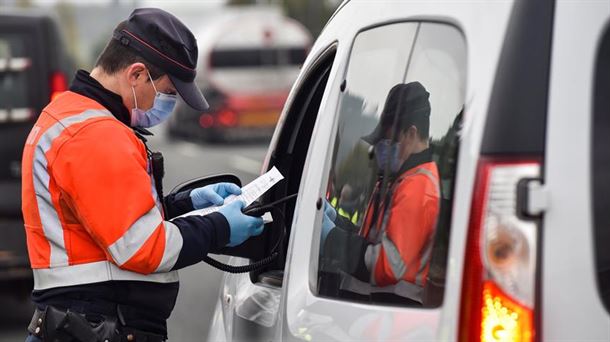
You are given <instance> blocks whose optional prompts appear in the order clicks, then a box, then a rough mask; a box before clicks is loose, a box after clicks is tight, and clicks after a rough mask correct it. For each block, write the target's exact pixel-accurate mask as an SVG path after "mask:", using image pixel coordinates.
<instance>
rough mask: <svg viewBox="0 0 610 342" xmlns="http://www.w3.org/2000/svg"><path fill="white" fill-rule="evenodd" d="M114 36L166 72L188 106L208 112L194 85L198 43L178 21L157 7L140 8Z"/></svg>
mask: <svg viewBox="0 0 610 342" xmlns="http://www.w3.org/2000/svg"><path fill="white" fill-rule="evenodd" d="M112 37H113V38H114V39H116V40H118V41H119V42H120V43H121V44H123V45H125V46H128V47H130V48H132V49H134V50H136V51H137V53H138V55H140V56H142V57H143V58H144V59H146V60H147V61H148V62H150V63H152V64H154V65H155V66H157V67H158V68H159V69H161V70H163V71H164V72H165V73H167V75H168V76H169V78H170V79H171V81H172V83H173V84H174V86H175V87H176V90H177V91H178V94H180V96H181V97H182V99H183V100H184V101H185V102H186V103H187V104H188V105H189V106H191V107H192V108H194V109H196V110H206V109H208V107H209V105H208V102H207V101H206V99H205V98H204V97H203V94H202V93H201V90H199V88H198V87H197V85H196V84H195V82H194V80H195V74H196V72H195V68H196V66H197V41H196V40H195V36H193V33H191V31H190V30H189V29H188V28H187V27H186V26H185V25H184V24H183V23H182V22H181V21H180V20H178V18H176V17H174V16H173V15H171V14H170V13H167V12H165V11H163V10H161V9H158V8H138V9H135V10H134V11H133V12H131V15H130V16H129V18H128V19H127V20H126V21H125V26H124V27H123V28H122V29H120V30H119V29H116V30H115V31H114V33H113V35H112Z"/></svg>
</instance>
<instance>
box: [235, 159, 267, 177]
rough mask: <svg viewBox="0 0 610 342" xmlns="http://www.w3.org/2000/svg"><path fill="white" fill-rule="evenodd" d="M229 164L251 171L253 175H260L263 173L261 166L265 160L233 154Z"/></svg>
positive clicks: (244, 170)
mask: <svg viewBox="0 0 610 342" xmlns="http://www.w3.org/2000/svg"><path fill="white" fill-rule="evenodd" d="M229 164H230V165H231V166H232V167H234V168H235V169H238V170H240V171H243V172H246V173H249V174H251V175H259V174H260V173H261V166H262V165H263V162H262V161H261V160H256V159H251V158H247V157H243V156H231V159H230V160H229Z"/></svg>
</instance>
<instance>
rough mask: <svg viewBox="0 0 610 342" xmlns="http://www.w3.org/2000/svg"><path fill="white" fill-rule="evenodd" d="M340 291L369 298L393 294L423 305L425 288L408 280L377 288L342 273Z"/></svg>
mask: <svg viewBox="0 0 610 342" xmlns="http://www.w3.org/2000/svg"><path fill="white" fill-rule="evenodd" d="M339 289H341V290H347V291H350V292H354V293H358V294H361V295H365V296H368V295H370V294H373V293H393V294H395V295H398V296H401V297H405V298H409V299H412V300H415V301H418V302H420V303H422V298H423V294H424V288H423V287H422V286H418V285H416V284H413V283H410V282H408V281H406V280H400V281H399V282H398V283H396V284H393V285H388V286H381V287H378V286H375V285H374V284H369V283H366V282H363V281H361V280H360V279H357V278H354V277H353V276H351V275H350V274H347V273H344V272H342V273H341V282H340V284H339Z"/></svg>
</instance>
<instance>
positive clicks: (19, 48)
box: [0, 11, 74, 281]
mask: <svg viewBox="0 0 610 342" xmlns="http://www.w3.org/2000/svg"><path fill="white" fill-rule="evenodd" d="M73 70H74V67H73V63H72V62H71V59H70V58H69V57H68V56H67V55H66V53H65V46H64V44H63V42H62V39H61V36H60V32H59V28H58V25H57V22H56V21H55V20H54V19H53V18H51V17H49V16H48V14H45V13H42V12H31V11H27V12H26V11H13V12H10V11H3V13H2V14H0V219H2V222H5V224H2V231H1V232H0V234H1V235H0V236H1V238H0V280H1V281H4V280H7V279H16V278H19V279H21V278H24V277H31V272H30V270H29V263H28V260H27V251H26V244H25V234H24V231H23V225H22V223H21V154H22V150H23V145H24V143H25V140H26V137H27V135H28V133H29V131H30V129H31V127H32V125H33V124H34V122H35V121H36V118H37V117H38V115H39V113H40V112H41V111H42V109H43V108H44V107H45V106H46V105H47V104H48V103H49V101H50V100H51V99H52V98H53V97H54V96H56V95H57V94H59V93H61V92H62V91H65V90H66V89H67V77H68V75H71V74H72V73H73ZM6 222H10V224H9V223H6Z"/></svg>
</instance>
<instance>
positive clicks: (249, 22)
mask: <svg viewBox="0 0 610 342" xmlns="http://www.w3.org/2000/svg"><path fill="white" fill-rule="evenodd" d="M203 22H204V24H203V26H201V27H200V29H199V30H197V32H196V35H195V36H196V37H197V45H198V47H199V56H200V57H199V61H198V66H197V79H196V82H197V85H198V86H199V87H200V88H201V90H202V92H203V93H204V95H205V96H206V99H207V100H208V102H209V104H210V108H209V109H208V110H206V111H204V112H197V111H194V110H192V109H191V108H190V107H189V106H187V105H185V104H184V102H179V103H178V106H177V108H176V111H175V113H174V115H172V118H171V119H170V122H169V125H168V129H169V133H170V135H173V136H188V137H194V138H201V139H204V140H233V139H238V138H243V137H270V136H271V135H272V134H273V129H274V128H275V125H276V124H277V121H278V118H279V116H280V112H281V110H282V107H283V105H284V102H285V101H286V98H287V97H288V92H289V91H290V87H291V86H292V84H293V83H294V81H295V79H296V78H297V76H298V74H299V70H300V67H301V65H302V64H303V61H304V60H305V57H306V56H307V51H308V50H309V48H310V47H311V44H312V39H311V35H310V34H309V32H308V31H307V30H306V29H305V28H304V27H303V25H301V24H300V23H299V22H297V21H296V20H294V19H292V18H289V17H286V16H285V15H283V14H282V13H281V11H280V9H279V8H276V7H272V6H263V7H260V8H259V7H244V8H241V7H239V8H237V9H227V10H226V11H223V12H221V13H219V14H218V15H217V16H214V17H209V18H206V19H205V20H204V21H203Z"/></svg>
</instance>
